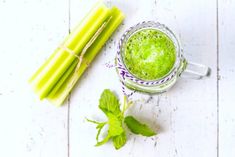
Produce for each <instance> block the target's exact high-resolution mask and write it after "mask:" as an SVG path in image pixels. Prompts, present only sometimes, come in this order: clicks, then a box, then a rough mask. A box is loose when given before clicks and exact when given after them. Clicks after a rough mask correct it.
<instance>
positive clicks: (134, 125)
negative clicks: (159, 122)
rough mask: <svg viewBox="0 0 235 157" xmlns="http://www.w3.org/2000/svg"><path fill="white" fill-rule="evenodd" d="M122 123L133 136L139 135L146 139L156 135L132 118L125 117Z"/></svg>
mask: <svg viewBox="0 0 235 157" xmlns="http://www.w3.org/2000/svg"><path fill="white" fill-rule="evenodd" d="M124 122H125V123H126V125H127V127H128V128H129V129H130V130H131V132H133V133H134V134H141V135H143V136H148V137H149V136H153V135H156V133H155V132H154V131H153V130H152V129H150V128H149V127H148V126H147V125H146V124H142V123H140V122H139V121H137V120H136V119H135V118H134V117H133V116H127V117H125V120H124Z"/></svg>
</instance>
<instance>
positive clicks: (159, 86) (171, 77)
mask: <svg viewBox="0 0 235 157" xmlns="http://www.w3.org/2000/svg"><path fill="white" fill-rule="evenodd" d="M142 29H156V30H158V31H161V32H163V33H164V34H166V35H167V36H168V37H169V38H170V39H171V40H172V41H173V43H174V45H175V49H176V61H175V64H174V66H173V68H172V69H171V70H170V72H169V73H167V74H166V75H165V76H163V77H162V78H159V79H157V80H150V81H149V80H143V79H140V78H137V77H136V76H134V75H133V74H132V73H131V72H129V71H128V69H127V68H126V66H125V64H124V62H123V52H124V51H125V45H126V43H127V41H128V39H129V38H130V37H131V36H132V35H133V34H134V33H136V32H137V31H140V30H142ZM182 52H183V50H182V47H181V45H180V42H179V40H178V39H177V38H176V36H175V35H174V33H173V32H172V31H171V30H170V29H169V28H168V27H166V26H165V25H163V24H160V23H158V22H154V21H147V22H146V21H144V22H142V23H138V24H137V25H135V26H133V27H130V28H129V29H128V30H127V31H126V32H125V33H124V34H123V36H122V37H121V39H120V41H119V44H118V51H117V56H116V61H115V64H116V70H117V73H118V75H119V78H120V81H121V82H122V83H123V85H124V86H126V87H128V88H129V89H133V90H136V91H141V92H146V93H162V92H165V91H167V90H168V89H169V88H170V87H172V86H173V85H174V84H175V83H176V81H177V80H178V78H179V77H180V76H181V77H187V78H192V79H201V78H203V77H205V76H209V75H210V68H209V67H207V66H205V65H201V64H197V63H192V62H188V61H187V60H186V59H185V58H184V56H183V55H182Z"/></svg>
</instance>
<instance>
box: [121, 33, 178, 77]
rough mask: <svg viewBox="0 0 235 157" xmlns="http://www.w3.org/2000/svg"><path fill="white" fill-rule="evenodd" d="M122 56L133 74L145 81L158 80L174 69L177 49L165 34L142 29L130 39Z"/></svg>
mask: <svg viewBox="0 0 235 157" xmlns="http://www.w3.org/2000/svg"><path fill="white" fill-rule="evenodd" d="M122 55H123V61H124V64H125V65H126V68H127V69H128V70H129V72H130V73H131V74H133V75H134V76H136V77H137V78H140V79H143V80H157V79H159V78H162V77H163V76H165V75H166V74H167V73H169V72H170V70H171V69H172V68H173V66H174V63H175V60H176V49H175V45H174V43H173V41H172V40H171V39H170V38H169V37H168V36H167V35H166V34H164V33H163V32H161V31H159V30H156V29H142V30H140V31H138V32H136V33H134V34H133V35H132V36H131V37H130V38H129V39H128V41H127V43H126V46H125V48H124V53H123V54H122Z"/></svg>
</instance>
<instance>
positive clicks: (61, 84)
mask: <svg viewBox="0 0 235 157" xmlns="http://www.w3.org/2000/svg"><path fill="white" fill-rule="evenodd" d="M123 19H124V15H123V13H122V12H121V11H120V10H119V9H118V8H117V7H112V8H107V7H106V6H105V5H104V4H103V3H98V4H96V5H95V7H94V8H93V9H92V10H91V11H90V12H89V13H88V15H87V16H86V17H85V18H84V19H83V20H82V21H81V22H80V23H79V24H78V25H77V26H76V27H75V29H74V30H73V31H71V33H70V34H69V35H68V36H67V37H66V39H65V40H64V41H63V42H62V43H61V45H59V46H58V48H57V49H56V50H55V51H54V53H53V54H52V55H51V56H50V57H49V58H48V59H47V60H46V62H45V63H44V64H43V65H42V66H41V67H40V68H39V69H38V70H37V71H36V73H35V74H34V75H33V76H32V77H31V78H30V80H29V82H30V84H31V85H32V87H33V90H34V92H35V93H36V94H37V95H38V96H39V98H40V99H41V100H42V99H47V100H49V101H50V102H51V103H52V104H54V105H56V106H60V105H62V104H63V102H64V100H65V99H66V97H67V96H68V95H69V93H70V91H71V90H72V89H73V87H74V86H75V84H76V82H77V81H78V80H79V78H80V77H81V75H82V74H83V73H84V71H85V70H86V69H87V67H88V66H89V64H90V63H91V62H92V60H93V59H94V58H95V56H96V55H97V53H98V52H99V51H100V49H101V48H102V46H103V45H104V44H105V42H106V41H107V40H108V39H109V37H110V36H111V34H112V33H113V32H114V31H115V30H116V28H117V27H118V26H119V25H120V24H121V22H122V21H123Z"/></svg>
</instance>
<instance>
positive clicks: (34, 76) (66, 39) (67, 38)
mask: <svg viewBox="0 0 235 157" xmlns="http://www.w3.org/2000/svg"><path fill="white" fill-rule="evenodd" d="M101 5H103V4H102V1H98V2H97V3H96V4H95V5H94V7H93V8H92V9H91V10H90V12H89V13H90V14H87V15H86V16H85V17H84V18H83V19H82V20H81V21H80V22H79V23H78V24H77V25H76V26H75V27H74V29H72V30H71V32H75V31H76V30H77V29H78V28H79V27H81V26H83V25H84V24H85V23H86V22H85V21H86V20H87V19H89V17H90V16H91V14H92V10H95V9H97V8H98V7H99V6H101ZM70 38H71V37H70V36H69V35H68V36H67V37H66V38H65V39H64V42H63V43H62V44H61V45H64V44H65V42H66V41H67V42H66V43H69V40H70ZM59 49H60V48H57V49H56V50H55V51H54V52H53V53H52V54H51V55H50V56H49V58H48V59H46V61H45V62H44V63H43V65H41V66H40V67H39V68H38V70H37V71H36V72H35V73H34V74H33V75H32V76H31V78H30V79H29V83H30V82H32V81H33V80H34V79H35V78H36V77H38V75H39V74H40V73H41V72H42V71H43V70H44V69H45V67H46V66H47V65H48V63H50V62H51V60H52V59H53V58H54V57H55V56H56V54H57V53H58V50H59Z"/></svg>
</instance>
